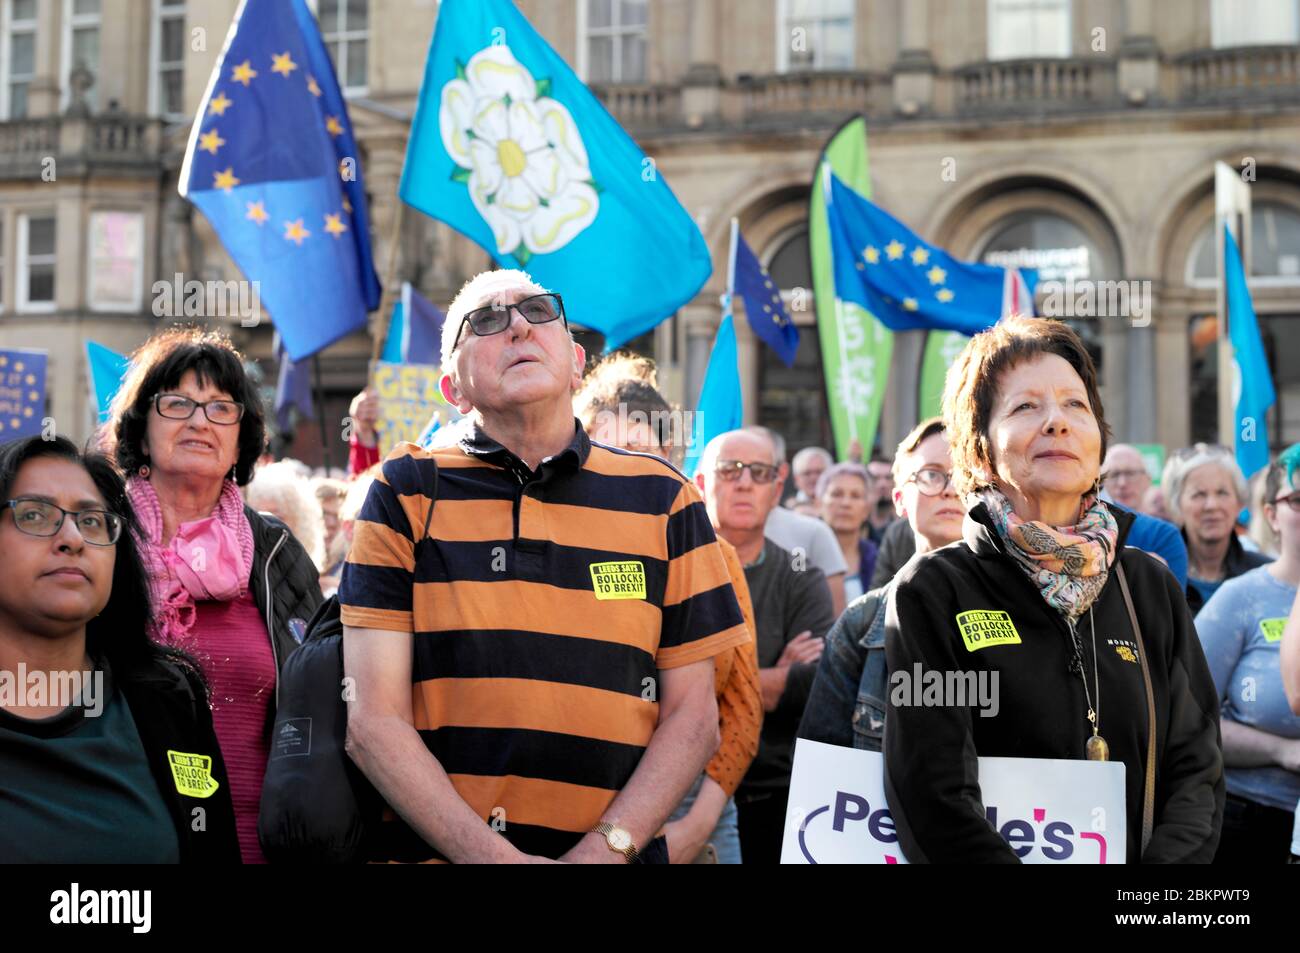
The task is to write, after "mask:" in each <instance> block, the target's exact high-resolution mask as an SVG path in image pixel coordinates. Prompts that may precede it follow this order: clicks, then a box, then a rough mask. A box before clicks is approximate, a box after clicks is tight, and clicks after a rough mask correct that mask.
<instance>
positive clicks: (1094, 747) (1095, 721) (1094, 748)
mask: <svg viewBox="0 0 1300 953" xmlns="http://www.w3.org/2000/svg"><path fill="white" fill-rule="evenodd" d="M1088 626H1089V628H1091V629H1092V681H1093V686H1094V687H1095V688H1096V692H1097V704H1096V707H1093V703H1092V693H1091V692H1089V691H1088V675H1087V673H1086V672H1085V671H1084V666H1083V664H1082V661H1083V659H1082V652H1081V651H1080V649H1082V647H1083V646H1082V643H1081V642H1080V641H1079V635H1078V633H1077V632H1075V633H1074V647H1075V653H1076V657H1078V658H1079V663H1080V664H1079V680H1080V681H1082V682H1083V697H1084V700H1085V701H1086V702H1087V703H1088V721H1089V722H1090V723H1091V724H1092V735H1091V736H1090V737H1089V738H1088V742H1087V744H1086V745H1085V746H1084V751H1085V752H1086V754H1087V758H1088V760H1089V761H1109V760H1110V745H1108V744H1106V739H1105V738H1103V737H1102V736H1101V735H1100V734H1099V733H1098V728H1099V726H1100V724H1101V678H1100V676H1099V675H1098V673H1097V626H1096V624H1095V623H1094V621H1093V617H1092V606H1089V607H1088ZM1071 628H1072V629H1073V626H1071Z"/></svg>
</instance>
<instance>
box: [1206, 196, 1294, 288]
mask: <svg viewBox="0 0 1300 953" xmlns="http://www.w3.org/2000/svg"><path fill="white" fill-rule="evenodd" d="M1251 204H1252V208H1251V221H1252V223H1253V222H1254V218H1255V214H1256V213H1257V212H1258V209H1259V206H1261V205H1265V206H1277V207H1281V208H1284V209H1286V210H1287V211H1288V212H1291V213H1292V214H1293V215H1298V216H1300V208H1297V207H1296V206H1295V205H1292V204H1291V203H1290V202H1284V201H1281V200H1279V199H1276V198H1272V197H1266V198H1263V199H1261V200H1260V201H1259V202H1252V203H1251ZM1217 222H1218V218H1217V216H1215V215H1214V214H1213V213H1211V215H1210V218H1209V220H1208V221H1207V222H1204V223H1202V224H1201V225H1200V226H1199V227H1198V228H1197V230H1196V233H1195V234H1196V237H1195V238H1193V239H1192V243H1191V245H1190V246H1189V247H1188V249H1187V258H1186V260H1185V261H1184V262H1183V284H1184V285H1185V286H1186V287H1188V288H1193V289H1196V290H1197V291H1213V290H1215V289H1216V288H1218V287H1219V280H1218V278H1198V277H1196V259H1197V258H1199V257H1200V255H1201V246H1202V245H1203V244H1204V243H1205V242H1207V241H1208V242H1214V241H1215V236H1214V229H1215V225H1216V224H1217ZM1251 227H1252V228H1254V225H1253V224H1252V226H1251ZM1216 273H1217V264H1216ZM1246 287H1247V288H1285V289H1294V288H1300V275H1295V276H1287V275H1247V276H1246Z"/></svg>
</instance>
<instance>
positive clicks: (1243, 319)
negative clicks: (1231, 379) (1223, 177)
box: [1223, 225, 1277, 479]
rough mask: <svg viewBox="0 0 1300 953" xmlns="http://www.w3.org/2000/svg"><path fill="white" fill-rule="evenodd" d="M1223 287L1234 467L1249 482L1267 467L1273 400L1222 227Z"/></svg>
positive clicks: (1235, 255) (1240, 275)
mask: <svg viewBox="0 0 1300 953" xmlns="http://www.w3.org/2000/svg"><path fill="white" fill-rule="evenodd" d="M1223 254H1224V258H1225V259H1226V261H1225V262H1224V271H1223V277H1224V283H1225V286H1226V287H1225V290H1226V292H1227V297H1228V338H1229V340H1231V342H1232V359H1233V361H1234V362H1235V364H1236V370H1237V380H1236V387H1235V389H1236V407H1235V408H1234V414H1235V419H1234V421H1233V424H1234V426H1233V431H1234V443H1235V444H1236V451H1237V466H1239V467H1241V472H1242V473H1244V474H1245V475H1246V479H1250V477H1251V476H1253V475H1254V474H1255V473H1256V472H1258V471H1259V470H1262V469H1263V468H1264V467H1266V466H1268V427H1267V426H1266V423H1265V421H1266V415H1267V413H1268V409H1269V407H1271V406H1273V402H1274V401H1276V400H1277V392H1276V391H1275V390H1274V389H1273V375H1272V374H1270V373H1269V372H1268V355H1267V354H1265V352H1264V340H1263V338H1261V337H1260V334H1259V322H1258V321H1257V320H1256V319H1255V306H1254V305H1253V304H1252V303H1251V300H1250V290H1249V289H1248V288H1247V287H1246V272H1245V269H1243V268H1242V267H1241V253H1240V252H1239V251H1237V243H1236V241H1234V240H1233V237H1232V232H1231V230H1230V229H1229V228H1228V226H1227V225H1224V226H1223Z"/></svg>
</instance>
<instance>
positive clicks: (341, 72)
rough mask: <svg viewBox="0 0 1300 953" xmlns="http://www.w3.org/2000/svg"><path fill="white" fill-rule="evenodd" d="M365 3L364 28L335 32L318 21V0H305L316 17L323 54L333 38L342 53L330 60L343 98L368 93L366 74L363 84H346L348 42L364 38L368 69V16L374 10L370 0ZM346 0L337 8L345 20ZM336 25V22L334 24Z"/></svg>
mask: <svg viewBox="0 0 1300 953" xmlns="http://www.w3.org/2000/svg"><path fill="white" fill-rule="evenodd" d="M365 4H366V28H365V29H364V30H349V29H346V28H345V29H343V30H342V31H339V32H337V33H327V32H326V30H325V27H324V25H323V24H322V23H321V22H320V0H307V8H308V9H309V10H311V15H312V16H313V17H315V18H316V26H317V28H318V29H319V30H320V38H321V43H322V44H323V45H324V47H325V54H326V55H327V56H328V55H329V44H330V40H331V39H333V40H334V41H335V42H336V43H338V44H339V51H340V53H341V54H342V55H341V56H340V57H339V60H338V62H334V60H333V57H331V58H330V62H332V63H333V64H334V77H335V79H337V80H338V83H339V91H340V92H341V93H342V94H343V98H344V99H350V98H351V97H353V96H368V95H370V77H369V76H368V75H367V77H366V84H365V85H364V86H348V85H346V83H347V78H348V57H347V46H346V44H348V43H355V42H357V41H358V40H364V41H365V44H366V70H367V73H368V72H369V70H370V16H371V14H372V13H373V12H374V5H373V4H372V3H371V2H370V0H365ZM347 6H348V4H347V0H339V10H341V11H342V14H343V21H344V23H346V22H347ZM335 25H337V24H335Z"/></svg>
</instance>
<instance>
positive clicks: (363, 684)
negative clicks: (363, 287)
mask: <svg viewBox="0 0 1300 953" xmlns="http://www.w3.org/2000/svg"><path fill="white" fill-rule="evenodd" d="M441 356H442V366H443V369H444V372H445V375H446V376H445V378H444V380H443V383H442V388H443V396H444V397H445V398H446V399H447V401H448V403H449V404H451V405H452V406H453V407H455V408H456V409H457V411H458V412H459V413H460V414H461V415H463V419H462V420H461V421H460V422H459V423H458V424H457V425H455V426H454V427H447V428H443V429H442V430H441V431H438V432H437V433H436V434H435V439H434V441H433V443H432V444H431V445H430V446H429V447H418V446H415V445H413V444H403V445H399V446H398V447H397V448H395V449H394V450H393V451H392V452H391V453H389V454H388V455H387V457H386V458H384V459H381V454H380V450H379V440H378V433H377V430H376V424H377V417H378V410H377V400H376V397H375V395H374V394H373V392H370V391H364V392H362V393H361V394H358V395H357V398H356V399H355V400H354V401H353V403H352V407H351V416H350V418H349V428H348V432H347V437H348V439H349V442H350V457H349V470H348V473H347V474H346V475H342V474H324V473H320V474H313V473H312V472H311V470H310V468H308V467H306V466H304V465H302V464H300V463H297V462H295V461H292V460H280V461H272V460H270V459H269V458H268V457H267V456H266V454H265V448H266V442H267V441H266V428H265V422H264V421H265V408H263V407H262V405H261V402H260V398H259V396H258V393H257V390H256V388H255V387H254V386H253V385H252V383H251V382H250V381H249V379H248V377H247V375H246V374H245V371H244V368H243V363H242V359H241V357H240V355H239V354H238V353H237V352H236V350H235V349H234V347H233V346H232V344H231V343H230V341H229V340H228V339H227V338H226V337H224V336H223V335H221V334H219V333H214V332H206V331H201V330H193V329H172V330H168V331H165V332H162V333H159V334H158V335H156V336H154V337H153V338H151V339H150V340H149V341H148V342H147V343H146V344H145V345H143V346H142V347H141V348H140V349H139V350H138V351H137V352H136V353H135V354H134V355H133V356H132V362H131V366H130V370H129V372H128V374H127V376H126V378H125V379H124V382H123V385H122V387H121V389H120V391H119V393H118V395H117V397H116V398H115V401H114V404H113V408H112V413H111V418H110V420H109V422H108V424H107V425H106V426H105V427H104V428H103V429H102V432H101V434H100V435H99V436H98V437H97V440H96V442H95V443H94V446H93V448H92V449H87V450H81V449H78V448H77V447H76V446H74V445H73V444H72V443H70V442H69V441H67V440H66V439H64V438H57V439H54V440H43V439H41V438H32V439H28V440H23V441H14V442H11V443H9V444H6V445H4V446H3V447H0V492H2V493H3V497H0V501H2V502H3V506H4V508H5V512H4V513H0V547H3V549H4V551H5V552H6V554H7V556H8V557H9V559H10V562H9V566H10V571H11V574H12V575H11V584H9V585H6V586H4V587H0V672H9V671H13V672H16V671H18V670H19V665H20V664H21V665H22V666H23V670H25V671H26V672H28V673H32V672H36V673H43V674H45V675H47V676H49V677H50V678H51V679H53V678H54V677H55V676H56V675H57V673H60V672H69V671H75V672H82V671H84V672H87V673H90V674H92V675H94V676H96V677H99V678H102V682H103V689H102V691H100V692H99V693H98V694H97V696H96V697H95V698H93V699H91V698H90V696H89V694H88V693H86V692H84V691H83V693H82V695H81V696H80V697H78V698H77V699H74V700H73V702H72V703H71V704H69V703H67V702H66V701H63V702H60V701H58V700H57V699H54V698H44V699H37V700H36V701H35V702H33V700H32V699H30V698H29V699H20V700H17V701H15V700H14V699H9V698H6V697H5V696H4V695H3V694H0V774H2V775H3V777H4V781H3V782H0V861H18V862H23V861H33V862H35V861H86V860H138V861H146V862H211V861H214V860H216V861H230V862H238V861H240V860H242V861H243V862H244V863H258V862H264V861H265V856H264V854H263V846H264V845H263V844H262V843H261V842H260V841H259V813H260V812H261V811H262V810H263V798H262V794H263V786H264V781H265V779H266V775H267V764H268V758H269V757H270V756H271V744H272V742H271V736H272V726H273V725H275V723H276V713H277V706H278V704H279V697H280V686H281V677H282V673H283V672H284V670H285V663H286V660H287V659H288V658H289V657H290V656H291V655H292V653H293V652H294V651H295V649H297V648H298V646H300V645H301V644H302V643H303V641H304V639H306V638H308V637H309V635H310V632H309V623H310V622H311V620H312V619H313V617H314V616H317V615H318V612H317V610H318V609H321V608H322V606H323V604H325V603H327V602H328V601H329V600H331V599H336V600H337V613H338V617H339V618H340V619H341V622H342V626H343V633H344V635H343V650H342V651H343V668H344V672H345V681H347V682H348V683H349V684H350V685H351V687H352V689H353V690H352V691H351V692H345V698H346V702H347V756H348V758H349V759H350V760H351V761H352V762H353V763H354V764H355V765H356V767H357V768H359V770H360V772H361V774H362V775H364V777H365V779H366V780H367V781H368V783H369V784H371V785H373V788H374V790H375V791H376V792H377V793H378V795H379V796H380V797H381V798H382V800H383V802H384V804H385V805H386V810H385V823H386V825H387V826H388V827H389V828H390V829H392V830H396V833H392V832H391V830H390V836H386V837H385V838H384V844H385V845H386V848H385V849H388V850H389V851H390V852H389V853H388V854H387V855H385V854H384V853H383V852H382V851H378V850H377V851H376V853H375V854H374V855H373V856H371V858H370V859H372V860H376V861H383V860H395V859H402V860H422V861H449V862H490V861H520V862H522V861H528V862H552V861H570V862H610V863H624V862H629V861H632V862H642V863H656V862H671V863H741V862H744V863H759V864H761V863H776V862H779V860H780V858H781V854H782V846H783V843H784V841H785V831H786V818H787V813H788V808H789V790H790V784H791V772H792V770H793V758H794V750H795V747H796V741H797V739H798V738H806V739H810V740H814V741H822V742H826V743H830V744H835V745H841V746H846V747H853V748H859V749H865V750H869V751H878V752H882V753H883V755H884V759H885V765H886V786H887V793H888V800H889V807H890V810H891V813H892V815H893V819H894V823H895V827H896V830H897V833H898V836H899V840H900V843H901V847H902V849H903V852H904V854H905V855H906V857H907V858H908V859H909V860H911V861H913V862H918V861H934V862H938V861H965V862H988V863H997V862H1016V861H1017V860H1018V857H1017V854H1016V853H1015V852H1014V851H1013V850H1012V848H1011V846H1010V845H1009V844H1008V843H1007V842H1006V841H1005V840H1004V839H1003V838H1002V837H1001V836H1000V835H999V833H998V832H997V831H996V830H995V829H994V828H993V827H992V826H991V825H990V824H989V823H988V822H987V821H986V820H985V814H984V809H983V806H982V802H981V794H980V788H979V784H978V772H977V770H976V764H975V759H976V758H978V757H981V756H1003V757H1021V758H1067V759H1080V760H1087V759H1090V760H1111V761H1118V762H1122V763H1123V764H1124V765H1125V766H1126V769H1127V770H1126V785H1125V793H1126V805H1127V818H1126V820H1127V827H1126V829H1127V832H1128V841H1129V843H1128V845H1127V854H1126V855H1127V857H1128V858H1129V859H1130V860H1134V861H1136V860H1138V859H1139V858H1140V859H1142V860H1144V861H1147V862H1209V861H1212V860H1215V861H1218V862H1234V861H1235V862H1240V861H1258V862H1261V863H1281V862H1286V861H1288V860H1291V861H1292V862H1294V861H1295V860H1296V857H1295V855H1296V854H1300V717H1298V713H1300V612H1298V611H1297V585H1298V584H1300V481H1298V478H1297V472H1296V471H1297V469H1298V468H1300V444H1297V445H1295V446H1293V447H1291V448H1289V449H1288V450H1286V451H1285V452H1283V453H1282V454H1280V455H1279V456H1278V457H1277V459H1276V460H1274V461H1273V462H1272V463H1271V464H1270V466H1269V467H1267V468H1266V469H1265V470H1264V471H1262V472H1261V473H1260V474H1258V475H1256V478H1255V479H1254V480H1253V481H1252V482H1251V483H1249V484H1248V483H1247V481H1246V479H1245V478H1244V477H1243V475H1242V473H1241V471H1240V470H1239V469H1238V467H1237V463H1236V459H1235V456H1234V454H1233V453H1232V451H1231V450H1228V449H1225V448H1223V447H1217V446H1209V445H1205V444H1196V445H1195V446H1192V447H1189V448H1186V449H1184V450H1180V451H1177V452H1174V453H1172V454H1170V456H1169V458H1168V460H1167V462H1166V463H1165V464H1164V469H1163V472H1162V473H1161V474H1160V479H1159V482H1158V483H1157V482H1156V481H1155V480H1154V479H1153V477H1152V472H1151V469H1150V468H1149V467H1148V464H1147V461H1146V459H1145V458H1144V457H1143V455H1142V454H1141V452H1140V451H1139V450H1138V448H1136V447H1134V446H1132V445H1129V444H1124V443H1113V442H1111V439H1110V438H1111V433H1110V428H1109V426H1108V425H1107V423H1106V418H1105V413H1104V410H1103V408H1102V404H1101V398H1100V393H1099V389H1098V382H1097V374H1096V370H1095V368H1094V366H1093V364H1092V361H1091V359H1090V358H1089V356H1088V354H1087V351H1086V349H1085V348H1084V346H1083V344H1082V342H1081V341H1080V340H1079V338H1078V337H1077V335H1076V334H1075V333H1074V332H1073V331H1072V330H1071V329H1070V328H1069V327H1068V326H1067V325H1065V324H1063V323H1060V322H1056V321H1051V320H1041V319H1026V318H1008V319H1005V320H1003V321H1002V322H1000V323H999V324H998V325H997V326H995V327H994V328H992V329H990V330H989V331H987V332H984V333H982V334H979V335H977V336H975V337H974V338H973V339H972V340H971V342H970V343H969V344H968V345H967V347H966V349H965V350H964V351H963V352H962V354H961V356H960V357H959V358H958V360H957V362H956V363H955V364H954V365H953V367H952V368H951V369H950V371H949V375H948V380H947V385H946V389H945V396H944V410H943V415H942V416H941V417H935V418H932V419H928V420H924V421H921V422H920V423H919V424H918V425H917V426H916V427H915V428H914V429H913V430H912V431H911V432H910V433H909V434H908V435H907V436H906V437H905V438H904V439H903V441H902V442H901V443H900V444H899V445H898V446H897V448H896V449H895V452H894V453H893V454H892V456H885V455H880V454H865V455H864V454H861V453H859V452H855V453H854V454H852V455H853V456H855V457H856V458H857V459H851V460H844V461H838V462H837V461H836V460H835V457H834V455H833V454H831V453H830V452H829V451H827V450H826V449H823V448H820V447H804V448H802V449H800V450H799V451H798V452H797V453H795V454H794V455H793V457H792V458H790V459H789V461H787V446H786V439H785V437H786V436H787V435H782V434H779V433H776V432H774V431H772V430H770V429H767V428H764V427H757V426H754V427H744V428H742V429H739V430H734V431H731V432H728V433H723V434H720V435H717V436H715V437H713V439H711V440H710V441H709V442H708V444H707V446H705V447H704V448H703V451H702V453H701V454H700V456H699V462H698V466H697V469H696V472H695V474H694V475H693V476H692V477H688V476H687V475H685V474H684V473H683V472H682V471H681V470H680V469H679V467H680V465H681V462H682V459H683V453H684V452H685V450H686V447H685V445H684V440H683V431H682V429H681V428H679V427H675V426H673V421H674V414H675V413H676V410H675V408H673V407H672V406H671V405H670V404H669V402H668V401H666V400H665V398H664V397H663V395H662V394H661V393H660V391H659V389H658V386H657V381H656V377H655V369H654V366H653V364H652V363H651V362H649V361H648V360H646V359H644V358H639V357H635V356H631V355H627V354H614V355H611V356H608V357H606V358H604V359H603V360H600V361H598V362H595V363H594V364H593V366H591V367H590V368H588V367H587V364H588V361H587V358H586V355H585V354H584V353H583V350H582V348H581V347H580V346H579V345H577V344H576V343H575V342H574V340H573V337H572V334H571V332H570V330H569V327H568V321H567V318H566V316H565V314H564V306H563V300H562V297H561V296H560V295H558V294H554V293H551V292H550V291H548V290H547V289H544V288H542V287H540V286H538V285H536V284H535V283H534V282H533V281H532V279H531V278H529V277H528V276H527V275H525V274H523V273H521V272H516V271H493V272H486V273H484V274H482V275H479V276H477V277H476V278H474V279H473V280H472V281H470V282H469V283H467V284H466V286H465V287H464V288H463V289H462V290H461V292H460V293H459V294H458V295H457V297H456V299H455V300H454V301H453V302H452V303H451V306H450V308H449V311H448V315H447V321H446V325H445V329H444V337H443V342H442V355H441ZM789 436H793V435H789ZM858 449H859V448H856V447H855V448H854V450H855V451H857V450H858ZM863 456H866V459H865V462H864V461H863V459H862V457H863ZM1247 514H1248V515H1247ZM970 611H977V612H984V613H991V614H993V615H996V616H998V617H1000V618H1002V619H1004V620H1005V621H1006V623H1007V625H1006V627H1005V628H1004V630H1003V631H1004V632H1009V633H1011V635H1009V636H1007V637H1006V638H1005V639H1004V640H1003V641H1001V642H999V643H997V644H989V643H984V644H981V645H979V646H974V645H972V643H971V642H970V641H968V640H967V639H966V638H965V637H964V636H963V634H962V632H963V630H962V628H961V622H960V620H961V617H962V614H963V613H966V612H970ZM1012 636H1014V638H1012ZM914 666H920V667H921V668H922V669H924V670H935V671H942V672H951V671H966V670H973V671H979V672H990V673H996V674H997V675H999V676H1000V682H999V683H998V684H999V685H1000V698H999V705H998V710H997V713H996V714H995V715H993V716H992V717H972V713H971V710H970V707H969V706H966V705H961V704H951V703H950V704H943V705H928V706H919V705H911V704H908V703H907V702H906V701H905V700H899V699H898V698H896V697H893V693H891V692H890V690H889V677H890V673H891V671H911V670H912V669H913V668H914ZM331 690H332V691H335V692H337V689H331ZM92 701H93V704H94V706H95V707H94V711H93V712H92V710H91V708H92ZM1156 779H1158V781H1157V780H1156ZM302 796H303V798H311V797H312V796H313V792H310V791H304V792H302ZM196 806H201V807H202V808H203V810H204V812H205V817H206V823H205V824H204V825H202V826H201V829H200V827H199V826H196V825H195V824H194V823H193V820H192V818H193V815H192V811H193V810H194V809H195V807H196ZM263 827H264V828H265V825H263Z"/></svg>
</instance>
